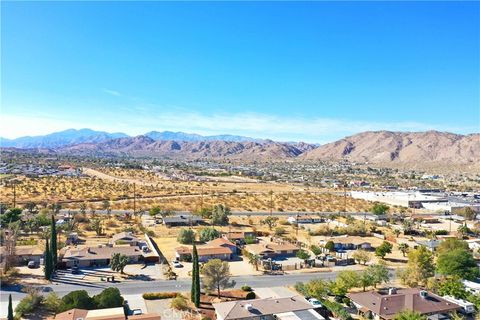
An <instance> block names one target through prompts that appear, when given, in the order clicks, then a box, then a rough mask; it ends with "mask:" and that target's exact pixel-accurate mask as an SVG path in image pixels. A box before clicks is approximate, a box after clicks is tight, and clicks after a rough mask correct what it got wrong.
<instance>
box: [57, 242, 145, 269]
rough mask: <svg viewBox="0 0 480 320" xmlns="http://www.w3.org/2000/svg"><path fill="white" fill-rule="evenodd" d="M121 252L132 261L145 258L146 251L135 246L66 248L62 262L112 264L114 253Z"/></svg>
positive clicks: (89, 264) (86, 265) (90, 265)
mask: <svg viewBox="0 0 480 320" xmlns="http://www.w3.org/2000/svg"><path fill="white" fill-rule="evenodd" d="M115 253H120V254H123V255H126V256H127V257H128V258H129V261H130V263H135V262H139V261H141V260H143V258H144V254H145V253H144V252H143V251H142V250H141V249H140V248H139V247H135V246H128V245H126V246H113V245H100V246H98V247H83V248H77V247H74V248H66V249H65V250H64V253H63V258H62V262H63V263H64V264H65V266H66V267H72V266H78V267H94V266H106V265H109V264H110V259H111V258H112V256H113V254H115Z"/></svg>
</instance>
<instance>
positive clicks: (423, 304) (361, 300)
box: [348, 288, 460, 319]
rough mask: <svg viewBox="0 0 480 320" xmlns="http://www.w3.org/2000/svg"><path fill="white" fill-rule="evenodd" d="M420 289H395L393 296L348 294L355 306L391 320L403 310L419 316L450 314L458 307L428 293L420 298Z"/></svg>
mask: <svg viewBox="0 0 480 320" xmlns="http://www.w3.org/2000/svg"><path fill="white" fill-rule="evenodd" d="M420 291H421V290H420V289H414V288H413V289H397V292H396V293H394V294H391V295H389V294H386V293H381V292H377V291H368V292H357V293H350V294H349V295H348V296H349V298H350V299H351V300H352V301H353V302H354V303H356V304H358V305H360V306H362V308H366V309H368V310H370V311H372V312H374V313H376V314H378V315H380V317H382V318H384V319H393V318H395V315H396V314H398V313H399V312H402V311H404V310H410V311H414V312H417V313H420V314H428V313H441V312H450V311H453V310H456V309H458V308H459V307H460V306H458V305H456V304H454V303H451V302H448V301H446V300H445V299H443V298H441V297H439V296H437V295H435V294H432V293H430V292H429V293H428V295H427V297H425V298H423V297H421V296H420Z"/></svg>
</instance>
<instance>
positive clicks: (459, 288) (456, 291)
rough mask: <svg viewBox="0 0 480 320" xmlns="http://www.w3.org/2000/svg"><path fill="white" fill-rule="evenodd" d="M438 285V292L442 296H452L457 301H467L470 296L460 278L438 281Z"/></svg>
mask: <svg viewBox="0 0 480 320" xmlns="http://www.w3.org/2000/svg"><path fill="white" fill-rule="evenodd" d="M436 283H438V288H437V292H438V293H439V294H440V295H441V296H452V297H455V298H456V299H465V298H466V297H467V295H468V294H467V291H466V290H465V285H464V284H463V283H462V281H461V280H460V279H459V278H456V277H448V278H446V279H442V280H441V281H436Z"/></svg>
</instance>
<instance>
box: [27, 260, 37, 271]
mask: <svg viewBox="0 0 480 320" xmlns="http://www.w3.org/2000/svg"><path fill="white" fill-rule="evenodd" d="M27 267H28V268H29V269H35V268H38V264H37V263H36V262H35V261H28V264H27Z"/></svg>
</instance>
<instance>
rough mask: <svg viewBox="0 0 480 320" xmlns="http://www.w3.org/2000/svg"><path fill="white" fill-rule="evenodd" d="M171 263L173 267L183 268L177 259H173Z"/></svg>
mask: <svg viewBox="0 0 480 320" xmlns="http://www.w3.org/2000/svg"><path fill="white" fill-rule="evenodd" d="M172 265H173V266H174V267H175V268H183V264H181V263H180V262H179V261H177V260H173V261H172Z"/></svg>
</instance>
